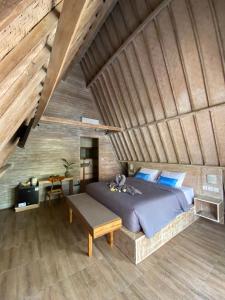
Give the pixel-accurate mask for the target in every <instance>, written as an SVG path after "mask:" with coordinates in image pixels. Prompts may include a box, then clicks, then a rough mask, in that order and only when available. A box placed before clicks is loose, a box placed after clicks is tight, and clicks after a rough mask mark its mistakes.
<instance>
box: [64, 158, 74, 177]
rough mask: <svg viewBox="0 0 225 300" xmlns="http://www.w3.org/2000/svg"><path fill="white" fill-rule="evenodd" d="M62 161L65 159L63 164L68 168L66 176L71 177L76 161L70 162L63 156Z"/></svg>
mask: <svg viewBox="0 0 225 300" xmlns="http://www.w3.org/2000/svg"><path fill="white" fill-rule="evenodd" d="M62 161H63V166H64V168H65V169H66V171H65V176H66V177H70V176H71V174H70V170H71V169H72V168H73V165H75V163H73V162H68V161H67V160H66V159H65V158H62Z"/></svg>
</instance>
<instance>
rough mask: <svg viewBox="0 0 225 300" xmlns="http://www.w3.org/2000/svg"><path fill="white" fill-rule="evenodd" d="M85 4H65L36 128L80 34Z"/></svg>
mask: <svg viewBox="0 0 225 300" xmlns="http://www.w3.org/2000/svg"><path fill="white" fill-rule="evenodd" d="M85 3H86V4H87V1H85V0H79V1H65V2H64V4H63V9H62V12H61V15H60V19H59V23H58V27H57V31H56V35H55V40H54V44H53V49H52V54H51V57H50V62H49V67H48V71H47V76H46V80H45V83H44V87H43V91H42V95H41V99H40V102H39V106H38V110H37V113H36V117H35V122H34V126H36V125H37V123H38V121H39V120H40V118H41V116H42V114H43V112H44V111H45V108H46V106H47V104H48V102H49V100H50V97H51V95H52V94H53V91H54V89H55V87H56V85H57V83H58V81H59V79H60V78H61V75H62V70H63V67H64V64H65V62H66V58H67V55H68V52H69V49H70V46H71V44H72V42H73V40H74V39H75V36H76V35H77V34H78V27H79V22H80V17H81V14H82V11H83V10H84V9H85V7H86V5H85Z"/></svg>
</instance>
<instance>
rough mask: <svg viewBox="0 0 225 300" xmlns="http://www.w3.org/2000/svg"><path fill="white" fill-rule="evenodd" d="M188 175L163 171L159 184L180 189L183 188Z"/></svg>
mask: <svg viewBox="0 0 225 300" xmlns="http://www.w3.org/2000/svg"><path fill="white" fill-rule="evenodd" d="M185 175H186V173H180V172H168V171H162V173H161V175H160V177H159V179H158V181H157V183H159V184H163V185H167V186H171V187H176V188H179V187H181V186H182V183H183V181H184V178H185Z"/></svg>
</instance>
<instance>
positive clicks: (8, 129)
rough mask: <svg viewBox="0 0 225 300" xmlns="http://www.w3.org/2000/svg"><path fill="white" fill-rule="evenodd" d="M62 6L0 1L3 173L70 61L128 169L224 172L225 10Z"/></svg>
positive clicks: (152, 1)
mask: <svg viewBox="0 0 225 300" xmlns="http://www.w3.org/2000/svg"><path fill="white" fill-rule="evenodd" d="M64 1H65V3H64V9H65V10H64V12H63V13H62V6H63V1H62V0H54V1H52V0H45V1H43V0H7V1H1V2H0V41H1V43H0V167H1V166H2V165H3V164H4V163H5V161H6V159H7V157H8V156H9V155H10V153H11V152H12V151H13V150H14V149H15V146H16V144H17V142H18V139H17V138H16V132H17V130H18V128H19V127H20V126H21V124H22V123H23V122H24V121H29V120H30V119H31V118H32V117H33V116H35V124H37V123H38V121H39V120H40V118H41V116H42V114H43V113H44V111H45V108H46V106H47V104H48V101H49V99H50V97H51V95H52V93H53V91H54V89H55V87H56V85H57V84H58V82H59V80H60V79H61V78H62V76H63V74H64V73H65V71H66V70H67V68H68V66H69V64H70V63H71V61H72V60H74V61H75V62H77V60H81V66H82V69H83V71H84V74H85V77H86V80H87V83H88V86H89V87H90V88H91V90H92V93H93V95H94V97H95V99H96V102H97V103H98V107H99V111H100V112H101V114H102V117H103V119H104V122H105V125H110V126H114V127H116V128H118V127H120V128H124V130H123V132H118V133H115V134H112V135H111V139H112V142H113V145H114V147H115V150H116V152H117V155H118V158H119V159H120V160H121V161H147V162H154V163H175V164H176V163H181V164H193V165H195V164H196V165H214V166H219V165H220V166H225V135H224V132H225V21H224V20H225V19H224V15H225V1H224V0H164V1H162V0H119V1H118V3H117V0H107V1H103V0H101V1H100V0H92V1H91V0H86V1H85V0H81V1H80V2H79V3H78V1H75V0H74V1H72V0H64ZM78 4H79V5H78ZM110 12H111V14H110V15H109V17H108V18H107V20H106V22H105V19H106V17H107V16H108V14H109V13H110ZM74 13H76V14H74ZM60 14H61V17H62V18H61V21H60V23H58V21H59V17H60ZM104 22H105V23H104ZM103 23H104V25H103ZM58 24H60V26H58V28H57V25H58ZM70 24H72V26H71V27H70V26H69V25H70ZM102 25H103V26H102ZM100 27H101V29H100ZM65 29H67V30H66V33H65ZM98 31H99V33H98V34H97V32H98ZM96 34H97V35H96ZM65 35H67V36H66V37H65ZM55 37H56V38H55ZM94 37H95V39H94ZM93 39H94V41H93ZM61 41H64V42H63V43H61ZM87 49H88V50H87ZM85 53H86V54H85ZM84 54H85V55H84Z"/></svg>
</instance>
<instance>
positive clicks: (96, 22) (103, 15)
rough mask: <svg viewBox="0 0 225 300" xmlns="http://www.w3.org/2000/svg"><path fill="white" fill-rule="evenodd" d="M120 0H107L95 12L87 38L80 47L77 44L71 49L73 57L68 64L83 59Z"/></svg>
mask: <svg viewBox="0 0 225 300" xmlns="http://www.w3.org/2000/svg"><path fill="white" fill-rule="evenodd" d="M117 2H118V0H107V1H105V3H104V5H103V6H102V9H101V10H99V11H97V12H96V13H95V14H94V19H93V20H92V24H91V25H90V27H89V30H88V33H87V35H86V37H85V40H83V42H82V44H81V46H80V48H76V49H75V47H77V45H74V47H72V49H71V55H70V56H72V58H70V59H69V60H68V64H70V63H71V62H72V60H73V63H77V62H79V61H80V60H81V58H82V57H83V56H84V54H85V52H86V51H87V49H88V48H89V47H90V45H91V43H92V42H93V40H94V39H95V37H96V35H97V33H98V32H99V30H100V28H101V27H102V25H103V24H104V22H105V20H106V19H107V17H108V15H109V14H110V12H111V11H112V10H113V8H114V6H115V5H116V3H117Z"/></svg>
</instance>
